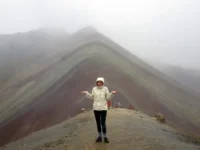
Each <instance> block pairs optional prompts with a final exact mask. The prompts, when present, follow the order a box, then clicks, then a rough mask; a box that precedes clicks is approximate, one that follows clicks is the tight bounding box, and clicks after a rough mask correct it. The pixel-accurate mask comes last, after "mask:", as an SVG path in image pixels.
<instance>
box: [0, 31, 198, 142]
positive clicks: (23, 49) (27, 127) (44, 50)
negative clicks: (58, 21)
mask: <svg viewBox="0 0 200 150" xmlns="http://www.w3.org/2000/svg"><path fill="white" fill-rule="evenodd" d="M47 31H49V30H47ZM56 33H57V32H56ZM61 33H62V32H61ZM58 35H59V36H58ZM1 38H2V39H3V40H0V41H4V42H1V52H2V54H3V55H4V56H5V58H6V59H3V57H1V61H2V62H3V63H1V68H3V69H4V70H6V71H7V74H2V73H1V76H2V77H3V78H6V80H5V81H4V80H2V82H4V84H3V86H2V87H1V90H0V98H1V105H0V135H1V136H0V145H4V144H6V143H8V142H11V141H14V140H16V139H19V138H20V137H23V136H26V135H29V134H30V133H32V132H35V131H37V130H41V129H44V128H47V127H50V126H52V125H55V124H57V123H60V122H62V121H64V120H66V119H67V118H69V117H71V116H75V115H77V114H78V113H79V112H80V110H81V108H83V107H84V108H88V109H91V107H92V101H90V100H87V99H86V98H85V96H84V95H82V94H80V91H81V90H91V88H92V87H93V86H94V85H95V80H96V78H97V77H98V76H103V77H105V84H106V85H107V86H108V87H109V88H110V90H113V89H115V90H117V91H119V93H118V94H117V95H116V96H115V98H114V100H113V101H114V102H120V103H121V105H122V106H123V107H125V108H127V107H128V106H129V105H130V104H132V105H133V106H134V107H135V108H136V109H138V110H141V111H142V112H144V113H146V114H148V115H154V114H155V113H158V112H159V113H162V114H164V115H165V116H166V119H167V123H169V124H172V125H174V126H176V127H177V128H180V129H182V130H184V131H187V132H193V133H195V134H200V131H199V128H200V119H199V118H200V109H199V106H200V101H199V99H200V97H199V96H198V95H196V93H195V92H193V91H192V90H190V88H187V87H185V86H183V84H181V83H179V82H177V81H176V80H174V79H173V78H171V77H169V76H167V75H166V74H165V73H163V72H161V71H159V70H157V69H155V68H154V67H152V66H151V65H150V64H148V63H146V62H144V61H143V60H141V59H140V58H138V57H137V56H135V55H133V54H132V53H130V52H129V51H128V50H126V49H124V48H123V47H121V46H120V45H118V44H117V43H115V42H113V41H112V40H111V39H109V38H108V37H106V36H104V35H102V34H101V33H99V32H98V31H97V30H95V29H94V28H92V27H86V28H84V29H82V30H80V31H78V32H76V33H74V34H71V35H69V34H67V33H66V34H60V32H59V34H56V35H55V36H54V33H51V34H50V35H49V34H48V35H47V34H46V30H45V32H43V30H42V32H41V30H35V31H31V32H28V33H23V34H15V35H3V36H1ZM10 45H11V46H10ZM8 52H9V53H8ZM1 56H2V55H1ZM5 68H6V69H5Z"/></svg>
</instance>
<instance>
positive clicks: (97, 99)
mask: <svg viewBox="0 0 200 150" xmlns="http://www.w3.org/2000/svg"><path fill="white" fill-rule="evenodd" d="M82 93H84V94H85V95H86V97H87V98H89V99H93V100H94V102H93V110H94V116H95V119H96V124H97V130H98V133H99V136H98V138H97V139H96V142H102V132H103V138H104V142H105V143H109V140H108V138H107V136H106V116H107V110H108V105H107V100H111V99H112V97H113V96H114V94H116V91H112V92H111V93H109V90H108V88H107V87H106V86H104V78H103V77H99V78H97V80H96V86H95V87H93V89H92V93H91V94H90V93H89V92H88V91H82Z"/></svg>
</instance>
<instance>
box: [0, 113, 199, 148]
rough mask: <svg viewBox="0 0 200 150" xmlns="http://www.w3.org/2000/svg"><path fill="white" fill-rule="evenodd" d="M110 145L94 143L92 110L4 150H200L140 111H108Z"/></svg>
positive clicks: (94, 126)
mask: <svg viewBox="0 0 200 150" xmlns="http://www.w3.org/2000/svg"><path fill="white" fill-rule="evenodd" d="M107 128H108V137H109V139H110V143H109V144H105V143H95V138H96V136H97V132H96V124H95V120H94V116H93V113H92V111H89V112H84V113H82V114H80V115H78V116H76V117H74V118H70V119H68V120H67V121H65V122H63V123H61V124H58V125H55V126H53V127H51V128H48V129H45V130H41V131H38V132H35V133H33V134H31V135H29V136H28V137H25V138H23V139H20V140H18V141H16V142H13V143H10V144H8V145H6V146H4V147H1V148H0V149H1V150H129V149H131V150H132V149H134V150H200V146H199V145H197V144H198V142H197V141H196V143H197V144H196V145H195V144H194V143H195V142H194V143H192V142H191V141H192V140H188V139H186V138H185V137H184V136H182V135H181V134H180V133H179V132H178V131H177V130H176V129H174V128H172V127H171V126H168V125H167V124H161V123H159V122H157V121H156V119H155V118H153V117H149V116H147V115H145V114H143V113H141V112H138V111H131V110H126V109H113V110H109V112H108V117H107Z"/></svg>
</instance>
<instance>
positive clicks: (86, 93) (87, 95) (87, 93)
mask: <svg viewBox="0 0 200 150" xmlns="http://www.w3.org/2000/svg"><path fill="white" fill-rule="evenodd" d="M81 93H83V94H85V96H86V97H87V98H88V99H94V94H93V93H94V89H92V93H91V94H90V93H89V92H88V91H81Z"/></svg>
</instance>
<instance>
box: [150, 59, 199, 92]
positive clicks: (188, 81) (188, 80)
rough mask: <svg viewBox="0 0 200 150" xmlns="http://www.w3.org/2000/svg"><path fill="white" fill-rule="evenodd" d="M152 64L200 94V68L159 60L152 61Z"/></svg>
mask: <svg viewBox="0 0 200 150" xmlns="http://www.w3.org/2000/svg"><path fill="white" fill-rule="evenodd" d="M151 64H152V65H153V66H154V67H155V68H156V69H159V70H160V71H162V72H163V73H165V74H167V75H169V76H170V77H172V78H173V79H175V80H177V81H179V82H180V83H182V84H183V85H185V86H188V87H189V88H191V89H193V90H194V91H196V92H197V93H199V94H200V70H198V69H187V68H183V67H178V66H173V65H169V64H164V63H159V62H151Z"/></svg>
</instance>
